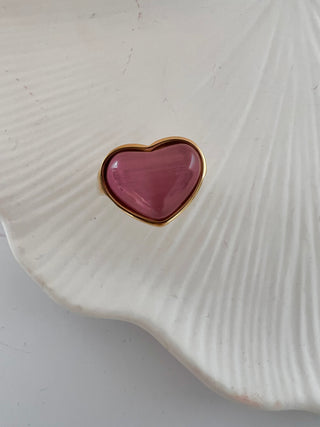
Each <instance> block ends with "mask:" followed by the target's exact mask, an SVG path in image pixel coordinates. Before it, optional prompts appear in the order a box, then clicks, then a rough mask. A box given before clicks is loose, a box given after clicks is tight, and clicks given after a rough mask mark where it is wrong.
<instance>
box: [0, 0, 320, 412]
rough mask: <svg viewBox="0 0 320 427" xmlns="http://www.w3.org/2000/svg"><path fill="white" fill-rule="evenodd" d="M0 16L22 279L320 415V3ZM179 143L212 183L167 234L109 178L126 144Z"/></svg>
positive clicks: (197, 370) (98, 1)
mask: <svg viewBox="0 0 320 427" xmlns="http://www.w3.org/2000/svg"><path fill="white" fill-rule="evenodd" d="M0 6H1V7H0V9H1V18H0V25H1V33H2V36H1V39H0V53H1V64H2V65H1V70H0V78H1V97H0V111H1V115H0V132H1V133H0V211H1V217H2V221H3V223H4V226H5V229H6V232H7V235H8V238H9V242H10V245H11V248H12V251H13V253H14V254H15V256H16V258H17V259H18V261H19V262H20V263H21V264H22V265H23V267H24V268H25V269H26V271H27V272H29V274H30V275H31V276H32V277H33V278H34V279H35V280H36V281H37V282H38V283H40V284H41V286H42V287H43V288H44V289H45V290H46V291H47V292H48V293H49V294H50V295H51V296H52V297H53V298H54V299H55V300H57V301H59V302H61V303H63V304H65V305H67V306H68V307H69V308H71V309H73V310H77V311H81V312H83V313H86V314H89V315H93V316H101V317H112V318H121V319H126V320H128V321H130V322H133V323H136V324H138V325H140V326H142V327H143V328H145V329H147V330H148V331H149V332H150V333H151V334H153V335H154V336H155V337H156V338H157V339H158V340H159V341H160V342H162V343H163V345H164V346H166V348H168V350H169V351H170V352H171V353H172V354H174V355H175V356H176V357H177V358H178V359H179V360H181V362H182V363H183V364H184V365H186V366H187V367H188V368H189V369H190V370H191V371H192V372H193V373H194V374H195V375H197V376H198V377H199V378H200V379H201V380H202V381H203V382H205V383H206V384H207V385H208V386H210V387H211V388H213V389H214V390H216V391H217V392H219V393H222V394H224V395H227V396H230V397H233V398H234V399H237V400H240V401H242V402H245V403H248V404H252V405H257V406H261V407H264V408H270V409H287V408H303V409H307V410H312V411H319V410H320V311H319V310H320V305H319V303H320V291H319V283H320V282H319V279H320V274H319V269H320V267H319V255H320V222H319V218H320V195H319V188H320V167H319V163H320V155H319V152H320V146H319V134H320V130H319V127H320V115H319V105H320V99H319V94H320V85H319V81H320V43H319V41H320V36H319V34H320V25H319V23H320V15H319V14H320V4H319V2H317V1H304V2H303V1H298V0H297V1H291V2H289V1H288V2H279V1H276V0H274V1H272V0H271V1H258V0H252V1H249V0H240V1H239V0H230V1H218V0H207V1H199V2H194V1H184V2H178V1H172V0H171V1H169V0H168V1H167V0H165V1H149V2H143V1H142V0H136V1H121V2H119V1H116V0H114V1H111V0H110V1H105V0H103V1H102V0H93V1H92V0H91V1H89V0H81V1H76V0H68V1H63V2H59V1H58V2H57V1H53V0H41V1H40V0H30V1H28V2H23V1H21V0H15V1H6V0H2V1H1V2H0ZM318 85H319V86H318ZM169 135H181V136H184V137H187V138H191V139H192V140H194V141H195V142H196V143H197V144H198V145H199V146H200V148H201V149H202V150H203V152H204V154H205V156H206V160H207V176H206V178H205V180H204V183H203V186H202V188H201V190H200V192H199V194H198V195H197V197H196V199H195V200H194V201H193V202H192V204H191V205H190V206H189V207H188V208H187V209H186V210H185V211H184V212H183V213H182V214H181V215H180V216H179V217H178V218H177V219H176V220H174V221H173V222H172V223H170V224H169V225H167V226H166V227H164V228H156V227H152V226H150V225H147V224H144V223H141V222H139V221H137V220H135V219H133V218H130V217H129V216H127V215H126V214H125V213H123V212H122V211H120V210H119V209H118V208H117V207H116V206H115V205H114V204H113V203H111V202H110V200H108V198H107V197H105V196H104V195H103V194H102V193H101V192H99V190H98V187H97V174H98V171H99V167H100V165H101V162H102V160H103V158H104V157H105V155H106V154H107V153H108V151H110V150H111V149H112V148H114V147H115V146H117V145H120V144H125V143H142V144H149V143H152V142H153V141H155V140H156V139H158V138H161V137H166V136H169Z"/></svg>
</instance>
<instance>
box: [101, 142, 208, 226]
mask: <svg viewBox="0 0 320 427" xmlns="http://www.w3.org/2000/svg"><path fill="white" fill-rule="evenodd" d="M181 142H183V143H185V144H188V145H190V146H192V147H193V148H194V149H195V150H196V151H197V152H198V154H199V156H200V159H201V173H200V174H199V179H198V182H197V184H196V186H195V187H194V189H193V191H192V193H191V194H190V195H189V197H188V198H187V199H186V200H185V201H184V202H183V203H182V204H181V205H180V206H179V207H178V208H177V209H176V210H175V211H174V212H173V213H172V214H171V215H170V216H169V217H167V218H165V219H163V220H155V219H150V218H147V217H145V216H143V215H141V214H139V213H137V212H135V211H134V210H132V209H130V208H128V207H127V206H125V205H124V204H122V203H121V201H119V200H118V199H117V198H116V197H115V196H114V195H113V194H112V191H111V190H110V188H109V186H108V183H107V180H106V171H107V167H108V165H109V162H110V160H111V159H112V157H113V156H114V155H115V154H117V153H119V152H121V151H142V152H148V151H154V150H157V149H159V148H162V147H163V146H168V145H174V144H177V143H181ZM205 174H206V160H205V157H204V155H203V153H202V151H201V150H200V148H199V147H198V146H197V144H195V143H194V142H193V141H192V140H191V139H188V138H183V137H180V136H171V137H168V138H162V139H159V140H157V141H155V142H153V143H152V144H151V145H142V144H125V145H120V146H118V147H116V148H115V149H113V150H112V151H110V153H109V154H108V155H107V156H106V157H105V159H104V161H103V163H102V166H101V169H100V174H99V176H100V184H101V187H102V190H103V191H104V193H105V194H106V195H107V196H108V197H109V198H110V199H111V200H112V201H113V202H114V203H115V204H116V205H117V206H118V207H119V208H121V209H122V210H123V211H125V212H126V213H127V214H128V215H130V216H132V217H134V218H137V219H139V220H141V221H143V222H147V223H148V224H152V225H157V226H162V225H166V224H168V223H169V222H171V221H172V220H174V219H175V218H176V217H177V216H178V215H180V213H181V212H182V211H183V210H184V209H185V208H186V207H187V206H188V205H189V204H190V202H191V201H192V200H193V199H194V197H195V196H196V194H197V193H198V191H199V189H200V187H201V184H202V181H203V179H204V177H205Z"/></svg>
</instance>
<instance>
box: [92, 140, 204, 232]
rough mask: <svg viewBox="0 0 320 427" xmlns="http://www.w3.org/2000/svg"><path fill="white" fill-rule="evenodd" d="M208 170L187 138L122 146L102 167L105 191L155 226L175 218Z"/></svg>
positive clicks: (130, 212) (113, 151)
mask: <svg viewBox="0 0 320 427" xmlns="http://www.w3.org/2000/svg"><path fill="white" fill-rule="evenodd" d="M205 172H206V163H205V159H204V156H203V154H202V152H201V150H200V149H199V147H197V145H196V144H195V143H194V142H193V141H191V140H189V139H186V138H181V137H170V138H164V139H161V140H158V141H156V142H154V143H153V144H151V145H148V146H145V145H132V144H129V145H122V146H120V147H117V148H116V149H114V150H112V151H111V152H110V153H109V154H108V155H107V157H106V158H105V160H104V162H103V164H102V167H101V174H100V178H101V184H102V188H103V190H104V192H105V193H106V194H107V195H108V196H109V197H110V198H111V199H112V200H113V201H114V202H115V203H116V204H117V205H118V206H119V207H120V208H122V209H123V210H124V211H126V212H127V213H128V214H130V215H132V216H134V217H136V218H139V219H141V220H143V221H146V222H148V223H151V224H155V225H164V224H167V223H168V222H169V221H171V220H172V219H174V218H175V217H176V216H177V215H178V214H179V213H180V212H181V211H182V209H183V208H184V207H186V206H187V205H188V204H189V202H190V201H191V200H192V199H193V197H194V196H195V194H196V193H197V191H198V190H199V188H200V186H201V183H202V180H203V178H204V175H205Z"/></svg>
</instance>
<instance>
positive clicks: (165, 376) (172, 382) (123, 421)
mask: <svg viewBox="0 0 320 427" xmlns="http://www.w3.org/2000/svg"><path fill="white" fill-rule="evenodd" d="M0 269H1V298H0V427H20V426H30V427H47V426H48V427H51V426H54V427H73V426H76V427H84V426H90V427H96V426H97V427H100V426H108V427H113V426H121V427H126V426H130V427H134V426H141V427H144V426H148V427H149V426H150V427H151V426H152V427H156V426H175V427H179V426H184V427H187V426H197V427H200V426H219V427H221V426H237V427H241V426H246V427H250V426H254V427H256V426H259V427H271V426H277V427H279V426H288V427H289V426H290V427H295V426H299V427H300V426H301V427H302V426H303V427H311V426H317V427H318V426H319V425H320V416H318V415H314V414H308V413H303V412H278V413H271V412H265V411H259V410H255V409H251V408H248V407H245V406H242V405H239V404H237V403H234V402H230V401H227V400H225V399H223V398H221V397H219V396H217V395H216V394H215V393H213V392H212V391H210V390H208V389H207V388H206V387H205V386H204V385H202V384H201V383H200V382H199V381H198V380H197V379H196V378H194V377H193V375H191V374H190V373H189V372H188V371H187V370H186V369H185V368H184V367H183V366H181V365H180V364H179V363H178V362H177V361H176V360H175V359H174V358H173V357H172V356H171V355H170V354H168V352H167V351H166V350H165V349H163V348H162V347H161V346H160V344H158V343H157V342H156V341H155V340H154V339H153V338H152V337H151V336H149V335H148V334H147V333H146V332H144V331H142V330H140V329H139V328H137V327H135V326H133V325H130V324H126V323H123V322H120V321H114V320H98V319H89V318H86V317H81V316H79V315H76V314H73V313H70V312H69V311H67V310H65V309H64V308H62V307H59V306H58V305H56V304H55V303H54V302H52V301H51V300H50V299H49V298H48V297H47V296H46V295H45V294H44V292H42V291H41V290H40V289H39V287H38V286H37V285H36V284H34V283H33V281H32V280H31V279H30V278H29V277H28V276H27V274H26V273H25V272H24V271H23V270H22V269H21V267H20V266H19V265H18V264H17V263H16V261H15V260H14V258H13V256H12V254H11V252H10V249H9V247H8V244H7V241H6V238H5V235H4V232H3V229H2V228H0Z"/></svg>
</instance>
